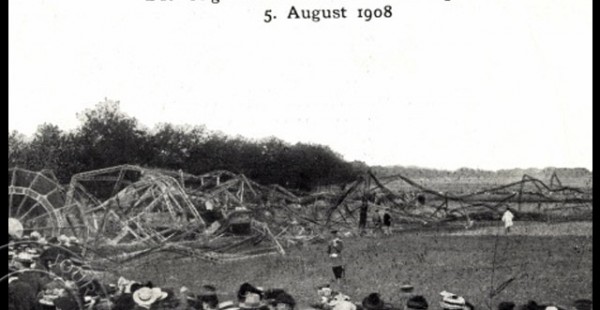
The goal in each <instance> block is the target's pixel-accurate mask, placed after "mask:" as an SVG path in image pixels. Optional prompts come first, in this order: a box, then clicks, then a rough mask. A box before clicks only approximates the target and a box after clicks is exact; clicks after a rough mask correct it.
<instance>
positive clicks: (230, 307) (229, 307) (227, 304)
mask: <svg viewBox="0 0 600 310" xmlns="http://www.w3.org/2000/svg"><path fill="white" fill-rule="evenodd" d="M218 308H219V310H238V309H240V308H239V307H238V306H236V305H235V303H234V302H233V301H230V300H228V301H223V302H221V303H219V306H218Z"/></svg>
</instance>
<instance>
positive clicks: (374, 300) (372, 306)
mask: <svg viewBox="0 0 600 310" xmlns="http://www.w3.org/2000/svg"><path fill="white" fill-rule="evenodd" d="M362 306H363V309H365V310H387V309H391V306H390V305H388V304H386V303H385V302H383V300H382V299H381V296H380V295H379V293H371V294H369V295H368V296H367V297H365V298H364V299H363V300H362Z"/></svg>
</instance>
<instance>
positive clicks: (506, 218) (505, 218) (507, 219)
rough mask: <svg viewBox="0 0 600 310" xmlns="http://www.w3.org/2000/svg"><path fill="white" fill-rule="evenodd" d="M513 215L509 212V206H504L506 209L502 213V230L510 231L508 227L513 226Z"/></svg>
mask: <svg viewBox="0 0 600 310" xmlns="http://www.w3.org/2000/svg"><path fill="white" fill-rule="evenodd" d="M514 217H515V216H514V215H513V214H512V212H510V208H508V207H507V208H506V211H505V212H504V214H503V215H502V222H504V230H505V232H506V233H507V234H508V233H509V232H510V228H511V227H512V226H513V218H514Z"/></svg>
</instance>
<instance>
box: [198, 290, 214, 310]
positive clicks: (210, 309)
mask: <svg viewBox="0 0 600 310" xmlns="http://www.w3.org/2000/svg"><path fill="white" fill-rule="evenodd" d="M198 301H199V302H200V306H201V308H200V309H203V310H217V309H218V308H219V298H218V297H217V289H216V288H215V287H214V286H212V285H203V286H202V288H201V290H200V293H199V294H198Z"/></svg>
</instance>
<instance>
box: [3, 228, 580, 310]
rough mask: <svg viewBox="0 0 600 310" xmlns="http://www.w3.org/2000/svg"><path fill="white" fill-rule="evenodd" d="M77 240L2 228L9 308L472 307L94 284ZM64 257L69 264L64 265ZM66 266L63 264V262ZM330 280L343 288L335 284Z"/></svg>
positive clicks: (549, 309) (338, 258) (503, 307)
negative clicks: (303, 301)
mask: <svg viewBox="0 0 600 310" xmlns="http://www.w3.org/2000/svg"><path fill="white" fill-rule="evenodd" d="M82 248H83V246H82V245H81V242H80V241H79V240H77V238H75V237H67V236H64V235H62V236H59V237H57V238H49V239H46V238H44V237H43V236H42V235H41V234H39V233H38V232H32V233H31V234H29V235H26V236H23V235H19V234H18V233H17V234H15V233H14V232H12V233H11V231H10V228H9V245H8V250H9V275H8V283H9V310H33V309H35V310H78V309H85V310H158V309H177V310H296V309H298V310H303V309H317V310H426V309H429V308H434V309H436V308H438V309H443V310H474V309H475V307H474V306H473V305H472V304H471V303H469V302H468V301H467V300H465V298H463V297H461V296H459V295H457V294H453V293H450V292H446V291H443V292H441V293H440V296H439V297H438V300H437V302H436V304H437V303H439V307H438V306H437V305H436V306H431V305H430V301H428V300H427V299H426V297H424V296H423V295H418V294H414V295H413V294H412V287H410V286H407V287H402V290H403V291H406V292H410V294H409V295H407V298H406V299H405V302H403V304H401V305H398V304H391V303H389V302H386V301H385V300H384V299H383V298H382V297H381V295H380V294H379V293H377V292H373V293H370V294H368V295H367V296H364V298H362V299H358V300H357V301H355V300H354V299H353V298H351V297H350V296H348V295H345V294H344V293H342V292H339V291H336V290H334V289H332V288H331V287H330V285H329V284H327V285H322V286H320V287H318V288H315V289H316V294H315V302H314V303H313V304H310V305H302V306H300V305H298V304H297V303H296V300H295V298H294V297H293V293H291V292H288V291H286V290H284V289H278V288H275V289H264V288H262V287H260V286H255V285H253V284H250V283H243V284H242V285H241V286H240V287H239V289H238V291H237V299H235V300H224V301H223V300H221V299H220V298H219V297H223V296H225V295H226V294H223V293H222V292H219V291H218V289H217V286H215V285H204V286H202V287H201V288H200V289H199V290H198V291H192V290H190V289H188V288H187V287H181V288H179V289H175V288H164V287H163V288H161V287H158V286H156V285H154V284H153V283H152V282H151V281H139V280H131V279H126V278H124V277H120V278H119V279H118V280H117V281H116V283H100V282H99V281H98V280H96V279H94V278H86V277H85V276H82V273H83V274H84V273H85V272H84V269H85V262H82V261H81V260H80V259H79V257H80V256H79V254H80V253H81V251H82ZM343 248H344V246H343V242H342V240H341V239H340V238H339V237H338V236H337V232H336V231H332V239H331V241H330V242H329V244H328V248H327V252H328V254H329V257H330V258H331V262H332V264H331V265H332V270H333V273H334V277H335V279H336V280H338V281H339V280H342V279H343V278H344V274H345V270H344V260H343V258H342V251H343ZM65 262H68V264H65ZM65 266H67V267H68V268H64V267H65ZM336 287H343V286H342V285H336ZM572 306H573V307H572V308H571V309H564V310H591V309H592V302H591V300H578V301H576V302H575V303H574V304H573V305H572ZM561 308H564V307H559V306H556V305H538V304H537V303H535V302H533V301H530V302H529V303H527V304H525V305H521V306H519V307H517V306H516V305H515V304H514V303H512V302H503V303H500V305H499V306H498V310H558V309H561Z"/></svg>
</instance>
